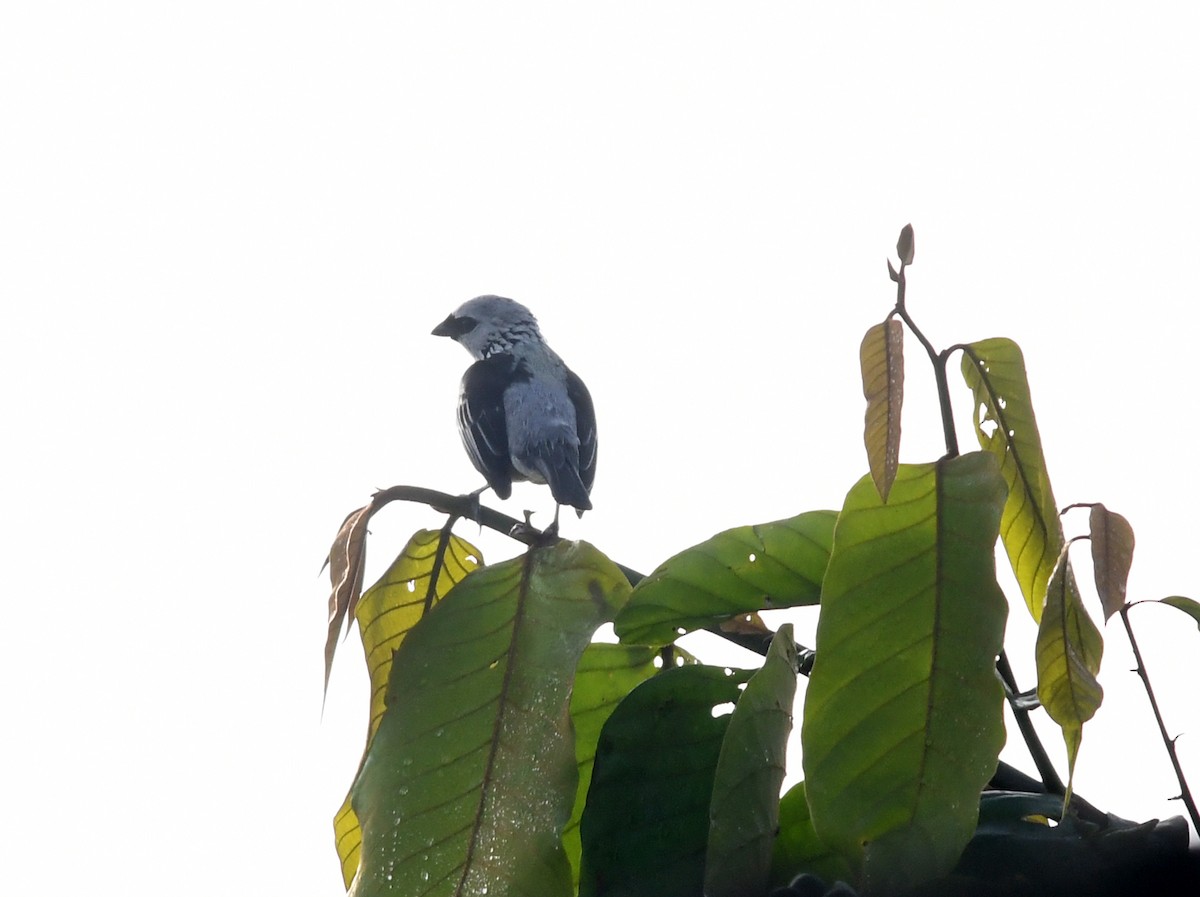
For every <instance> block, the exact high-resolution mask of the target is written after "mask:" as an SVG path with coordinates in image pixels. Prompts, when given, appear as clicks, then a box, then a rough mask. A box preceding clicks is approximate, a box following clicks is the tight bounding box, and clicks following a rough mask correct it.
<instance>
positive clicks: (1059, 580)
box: [1034, 548, 1104, 807]
mask: <svg viewBox="0 0 1200 897" xmlns="http://www.w3.org/2000/svg"><path fill="white" fill-rule="evenodd" d="M1103 653H1104V642H1103V640H1102V639H1101V637H1100V630H1099V629H1097V628H1096V624H1095V623H1093V622H1092V618H1091V617H1089V616H1088V613H1087V611H1086V610H1084V607H1083V600H1082V599H1081V598H1080V595H1079V587H1078V586H1077V585H1076V584H1075V577H1074V575H1073V574H1072V573H1071V563H1070V559H1069V558H1068V557H1067V551H1066V549H1065V548H1064V549H1063V551H1062V554H1061V557H1060V562H1059V563H1058V564H1057V565H1056V567H1055V569H1054V574H1053V575H1052V576H1051V577H1050V583H1049V587H1048V589H1047V591H1046V609H1045V612H1044V613H1043V614H1042V620H1041V623H1040V624H1039V625H1038V634H1037V642H1036V644H1035V647H1034V656H1035V657H1036V659H1037V670H1038V689H1037V693H1038V699H1039V700H1040V701H1041V702H1042V706H1043V707H1045V708H1046V712H1047V713H1049V714H1050V718H1051V719H1052V720H1054V721H1055V722H1056V723H1058V725H1059V727H1060V728H1061V729H1062V732H1063V740H1064V742H1065V743H1066V746H1067V767H1068V771H1069V773H1068V775H1069V779H1068V784H1067V795H1066V799H1064V801H1063V806H1064V807H1065V806H1066V803H1067V799H1069V798H1070V794H1071V785H1070V781H1071V780H1072V779H1073V778H1074V774H1075V758H1076V757H1077V756H1078V754H1079V744H1080V741H1081V739H1082V738H1083V724H1084V723H1085V722H1087V721H1088V720H1089V719H1091V718H1092V716H1093V715H1094V714H1095V713H1096V710H1097V709H1098V708H1099V707H1100V702H1101V700H1102V699H1103V697H1104V691H1103V689H1101V688H1100V683H1099V682H1098V681H1097V680H1096V675H1097V674H1098V673H1099V672H1100V658H1101V656H1102V655H1103Z"/></svg>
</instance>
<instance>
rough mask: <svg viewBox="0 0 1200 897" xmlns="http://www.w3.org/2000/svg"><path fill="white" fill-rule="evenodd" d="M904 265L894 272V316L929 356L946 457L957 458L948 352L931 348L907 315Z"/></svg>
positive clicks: (919, 329)
mask: <svg viewBox="0 0 1200 897" xmlns="http://www.w3.org/2000/svg"><path fill="white" fill-rule="evenodd" d="M905 267H906V266H905V264H904V263H903V262H901V263H900V270H899V271H897V272H896V309H895V314H897V315H899V316H900V320H902V321H903V322H904V323H905V324H907V325H908V329H909V330H911V331H912V334H913V336H915V337H916V338H917V339H918V340H920V342H921V345H922V346H924V347H925V352H926V354H928V355H929V361H930V363H931V364H932V365H933V379H934V381H935V382H936V383H937V391H938V406H939V408H940V409H941V413H942V436H943V437H944V438H945V440H946V457H947V458H957V457H958V434H957V433H956V432H955V431H954V410H953V408H952V407H951V405H950V383H949V381H948V380H947V378H946V363H947V361H949V358H950V350H947V351H946V352H942V353H939V352H938V351H937V350H936V349H934V348H933V343H931V342H930V341H929V340H928V339H927V338H926V336H925V334H924V333H922V332H921V328H920V327H918V326H917V324H916V322H915V321H914V320H913V319H912V316H911V315H909V313H908V306H907V305H906V304H905V302H906V298H907V297H906V294H907V291H908V278H907V277H906V276H905V273H904V269H905Z"/></svg>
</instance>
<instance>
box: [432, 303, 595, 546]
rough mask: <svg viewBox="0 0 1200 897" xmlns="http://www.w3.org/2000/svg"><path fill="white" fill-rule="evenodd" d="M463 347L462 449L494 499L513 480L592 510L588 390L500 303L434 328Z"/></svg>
mask: <svg viewBox="0 0 1200 897" xmlns="http://www.w3.org/2000/svg"><path fill="white" fill-rule="evenodd" d="M433 335H434V336H446V337H450V338H451V339H453V340H455V341H456V342H458V343H459V344H460V345H461V346H463V348H465V349H466V350H467V351H468V352H469V353H470V354H471V357H472V358H474V359H475V362H474V364H472V365H471V366H470V367H468V368H467V371H466V373H465V374H464V375H463V378H462V383H461V385H460V388H459V398H458V430H459V435H460V436H461V437H462V442H463V447H464V448H466V450H467V454H468V455H469V456H470V458H471V463H472V464H474V465H475V469H476V470H478V471H479V472H480V473H481V474H483V476H484V479H485V480H487V485H486V486H483V487H481V488H480V489H478V490H477V491H476V492H474V493H472V496H473V497H475V498H478V496H479V493H481V492H482V491H483V490H484V489H487V488H489V487H490V488H491V489H492V490H493V491H494V492H495V493H496V495H497V496H499V497H500V498H501V499H507V498H508V497H509V496H510V495H511V494H512V484H513V482H514V481H529V482H532V483H538V484H543V485H547V486H549V487H550V494H551V495H552V496H553V497H554V501H555V506H554V522H553V524H551V526H550V527H549V528H548V530H547V531H548V532H550V533H554V534H556V533H557V531H558V512H559V509H560V506H562V505H569V506H571V507H573V508H575V510H576V513H577V514H578V515H579V516H580V517H582V516H583V512H584V511H590V510H591V509H592V501H591V491H592V483H593V482H594V481H595V478H596V412H595V408H594V407H593V405H592V397H591V394H590V393H589V392H588V389H587V386H585V385H584V383H583V381H582V380H581V379H579V377H578V375H576V374H575V372H574V371H572V370H571V369H570V368H568V367H567V366H566V364H565V363H564V362H563V360H562V359H561V358H559V357H558V355H557V354H556V353H555V352H554V350H553V349H551V348H550V346H549V345H547V344H546V341H545V340H544V339H543V338H542V334H541V331H540V330H539V329H538V323H537V319H536V318H535V317H534V316H533V313H532V312H531V311H530V310H529V309H528V308H526V307H525V306H524V305H522V304H521V303H519V302H516V301H514V300H512V299H506V298H504V297H503V296H490V295H489V296H477V297H475V298H474V299H470V300H468V301H467V302H464V303H463V304H462V305H460V306H459V307H458V308H457V309H455V310H454V311H453V312H452V313H451V314H450V315H449V316H448V317H447V318H446V320H444V321H442V323H440V324H438V325H437V326H436V327H435V328H433Z"/></svg>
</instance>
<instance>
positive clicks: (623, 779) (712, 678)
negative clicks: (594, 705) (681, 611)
mask: <svg viewBox="0 0 1200 897" xmlns="http://www.w3.org/2000/svg"><path fill="white" fill-rule="evenodd" d="M749 678H750V672H749V671H745V670H722V669H718V668H715V667H706V666H685V667H678V668H675V669H670V670H665V671H663V672H662V673H660V674H659V675H657V676H655V677H654V678H652V679H649V680H647V681H646V682H644V683H642V684H641V685H639V686H638V687H637V688H636V689H634V690H633V692H632V693H631V694H630V695H629V697H627V698H626V699H625V700H624V701H622V702H621V704H620V705H619V706H618V707H617V709H616V710H615V711H614V712H613V714H612V716H610V717H609V719H608V722H607V723H605V725H604V730H603V732H602V733H601V735H600V743H599V746H598V747H597V750H596V765H595V768H594V769H593V771H592V787H591V790H590V791H589V792H588V802H587V807H586V808H584V811H583V822H582V826H581V829H582V835H583V870H582V873H581V875H580V880H579V894H580V897H615V895H621V897H640V895H646V897H661V895H663V894H679V895H691V894H699V893H700V892H701V890H702V888H703V886H704V857H705V847H706V845H707V842H708V827H709V806H710V803H711V800H712V790H713V776H714V773H715V771H716V767H717V759H718V757H719V755H720V751H721V743H722V741H723V739H724V737H725V732H726V729H727V728H728V727H729V720H730V715H729V714H728V713H726V714H720V713H718V715H715V716H714V708H718V707H720V706H721V705H725V704H731V703H733V702H736V701H737V700H738V696H739V695H740V691H739V686H740V685H741V684H742V683H744V682H746V681H747V680H748V679H749Z"/></svg>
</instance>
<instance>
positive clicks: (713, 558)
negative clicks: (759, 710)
mask: <svg viewBox="0 0 1200 897" xmlns="http://www.w3.org/2000/svg"><path fill="white" fill-rule="evenodd" d="M836 520H837V514H835V513H834V512H833V511H808V512H806V513H804V514H800V515H799V516H797V517H792V518H789V519H787V520H777V521H775V522H774V523H764V524H760V525H758V526H739V527H737V528H736V529H731V530H726V531H725V532H723V533H719V534H718V535H716V536H713V537H712V538H711V539H709V540H708V541H706V542H701V543H700V544H699V545H696V546H695V547H693V548H689V549H687V550H686V551H683V552H681V553H679V554H677V555H675V556H674V557H673V558H671V559H669V560H668V561H666V563H664V564H663V565H662V566H660V567H659V568H658V569H657V570H655V571H654V572H653V573H651V574H650V575H649V576H647V577H646V578H645V579H643V580H642V581H641V582H639V583H638V585H637V587H636V588H635V589H634V590H633V595H632V596H630V599H629V603H628V604H626V605H625V608H624V609H623V610H622V611H621V613H620V614H619V615H618V616H617V620H616V631H617V635H618V636H620V638H621V641H623V642H630V643H635V644H645V645H665V644H668V643H670V642H673V641H674V640H675V639H676V638H677V637H678V636H679V635H680V634H681V631H682V632H689V631H691V630H693V629H702V628H704V627H706V626H713V625H719V624H720V623H721V622H722V621H724V620H728V619H730V618H731V617H734V616H737V615H738V614H745V613H749V612H751V611H757V610H766V609H769V608H778V607H796V606H798V605H806V604H816V603H817V602H818V601H819V600H820V597H821V578H822V577H823V576H824V575H825V565H826V564H827V563H828V562H829V546H830V544H831V543H832V540H833V524H834V521H836Z"/></svg>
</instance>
